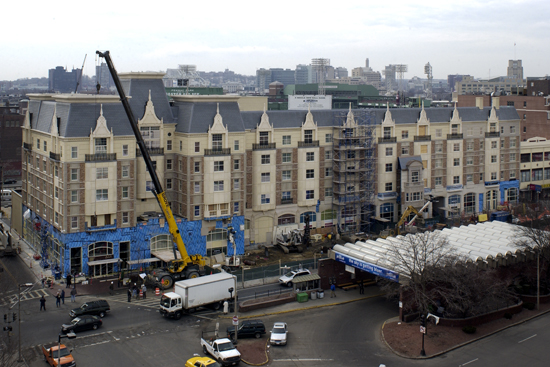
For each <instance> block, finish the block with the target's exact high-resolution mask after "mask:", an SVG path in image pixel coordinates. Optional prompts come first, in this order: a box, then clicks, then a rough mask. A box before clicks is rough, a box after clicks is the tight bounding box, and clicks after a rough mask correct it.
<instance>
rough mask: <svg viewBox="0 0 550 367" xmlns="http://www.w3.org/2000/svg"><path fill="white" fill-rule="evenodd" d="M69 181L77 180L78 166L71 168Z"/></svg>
mask: <svg viewBox="0 0 550 367" xmlns="http://www.w3.org/2000/svg"><path fill="white" fill-rule="evenodd" d="M71 181H78V168H71Z"/></svg>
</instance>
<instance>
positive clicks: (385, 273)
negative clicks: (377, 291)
mask: <svg viewBox="0 0 550 367" xmlns="http://www.w3.org/2000/svg"><path fill="white" fill-rule="evenodd" d="M334 254H335V257H334V258H335V260H336V261H339V262H341V263H344V264H346V265H349V266H353V267H354V268H357V269H360V270H363V271H366V272H369V273H371V274H374V275H377V276H379V277H382V278H384V279H388V280H392V281H394V282H399V274H398V273H396V272H395V271H391V270H388V269H384V268H381V267H379V266H376V265H373V264H369V263H368V262H365V261H363V260H359V259H356V258H354V257H349V256H347V255H344V254H341V253H339V252H336V251H334Z"/></svg>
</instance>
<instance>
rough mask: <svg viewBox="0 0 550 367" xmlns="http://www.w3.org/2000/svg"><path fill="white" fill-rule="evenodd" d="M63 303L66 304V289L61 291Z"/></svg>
mask: <svg viewBox="0 0 550 367" xmlns="http://www.w3.org/2000/svg"><path fill="white" fill-rule="evenodd" d="M61 302H63V304H65V290H64V289H62V290H61Z"/></svg>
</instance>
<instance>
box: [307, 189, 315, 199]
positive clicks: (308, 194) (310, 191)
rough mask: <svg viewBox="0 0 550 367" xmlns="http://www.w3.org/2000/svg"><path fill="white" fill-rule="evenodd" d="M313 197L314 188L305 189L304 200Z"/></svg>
mask: <svg viewBox="0 0 550 367" xmlns="http://www.w3.org/2000/svg"><path fill="white" fill-rule="evenodd" d="M309 199H315V194H314V190H306V200H309Z"/></svg>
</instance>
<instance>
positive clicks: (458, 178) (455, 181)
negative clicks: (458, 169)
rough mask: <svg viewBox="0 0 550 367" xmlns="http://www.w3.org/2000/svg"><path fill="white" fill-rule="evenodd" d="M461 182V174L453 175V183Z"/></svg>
mask: <svg viewBox="0 0 550 367" xmlns="http://www.w3.org/2000/svg"><path fill="white" fill-rule="evenodd" d="M459 183H460V176H453V184H459Z"/></svg>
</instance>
